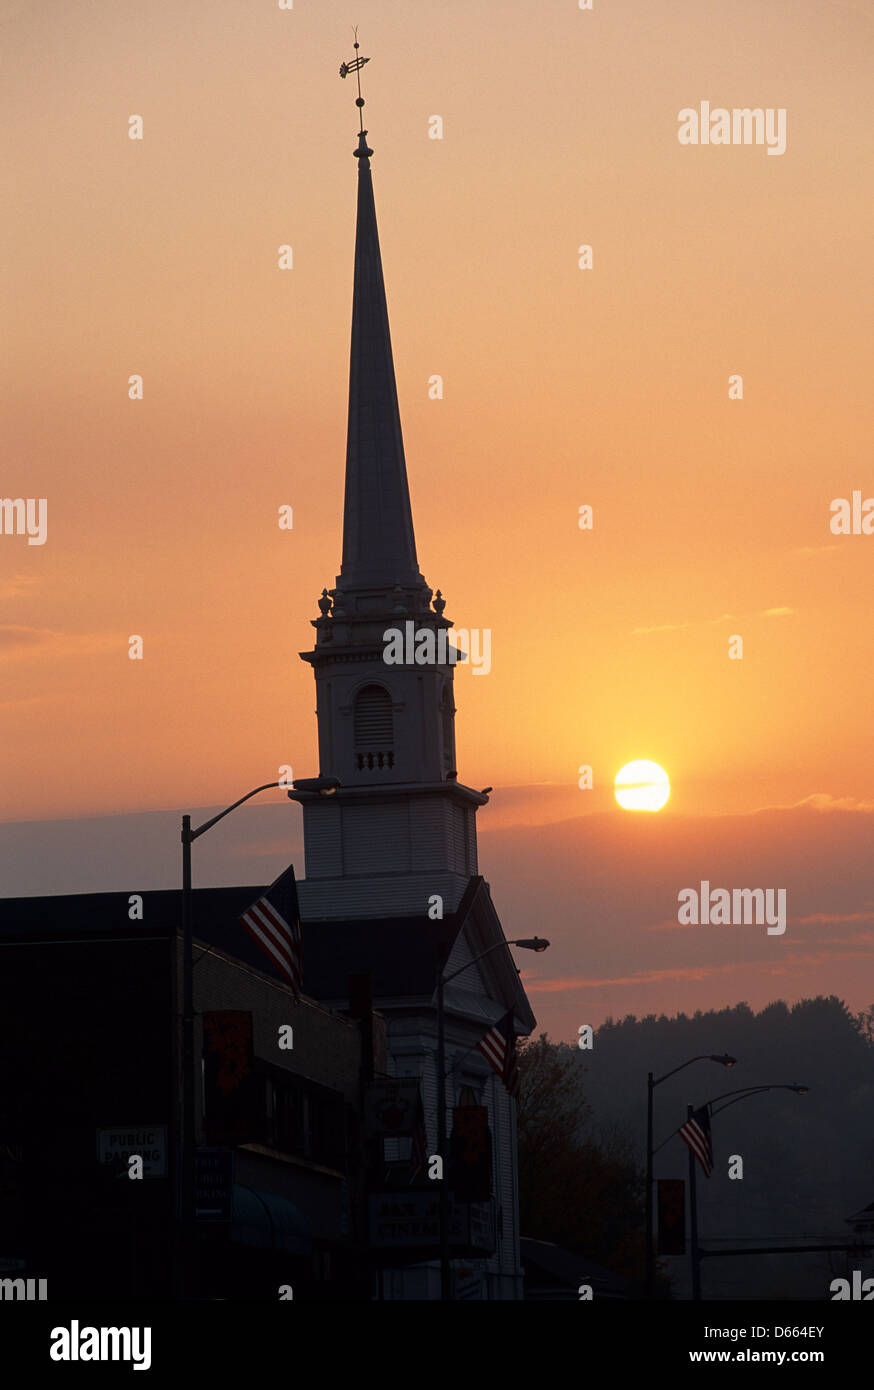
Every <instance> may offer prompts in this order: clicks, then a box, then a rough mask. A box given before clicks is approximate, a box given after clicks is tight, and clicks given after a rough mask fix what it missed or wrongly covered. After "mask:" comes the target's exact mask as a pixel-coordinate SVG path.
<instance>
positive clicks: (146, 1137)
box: [97, 1125, 167, 1178]
mask: <svg viewBox="0 0 874 1390" xmlns="http://www.w3.org/2000/svg"><path fill="white" fill-rule="evenodd" d="M97 1154H98V1157H99V1159H100V1162H101V1163H111V1162H113V1160H116V1159H122V1160H124V1165H125V1167H124V1169H123V1170H122V1173H121V1176H122V1177H126V1176H127V1173H126V1169H127V1160H128V1159H129V1158H130V1156H131V1154H138V1155H139V1156H140V1158H141V1159H142V1160H143V1177H144V1178H166V1176H167V1127H166V1125H113V1126H112V1127H111V1128H108V1129H98V1131H97Z"/></svg>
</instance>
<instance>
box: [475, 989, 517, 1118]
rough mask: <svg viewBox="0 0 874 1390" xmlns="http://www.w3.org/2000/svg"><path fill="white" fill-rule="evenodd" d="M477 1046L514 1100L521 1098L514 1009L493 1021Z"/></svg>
mask: <svg viewBox="0 0 874 1390" xmlns="http://www.w3.org/2000/svg"><path fill="white" fill-rule="evenodd" d="M477 1047H478V1048H479V1050H480V1052H481V1053H482V1054H483V1056H484V1057H485V1059H486V1061H487V1062H488V1063H489V1065H490V1066H492V1067H493V1068H494V1069H495V1071H496V1072H497V1073H498V1076H499V1077H500V1078H501V1080H502V1081H503V1083H504V1085H505V1086H506V1088H507V1090H508V1092H509V1093H510V1095H511V1096H512V1097H513V1099H514V1100H518V1099H519V1068H518V1066H517V1065H516V1034H515V1032H514V1031H513V1010H512V1009H510V1010H508V1012H507V1013H505V1014H504V1017H503V1018H502V1019H499V1020H498V1022H497V1023H493V1024H492V1026H491V1028H490V1029H489V1031H488V1032H487V1033H486V1035H485V1037H484V1038H483V1039H482V1042H479V1043H477Z"/></svg>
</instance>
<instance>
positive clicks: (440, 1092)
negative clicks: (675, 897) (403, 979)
mask: <svg viewBox="0 0 874 1390" xmlns="http://www.w3.org/2000/svg"><path fill="white" fill-rule="evenodd" d="M502 946H521V947H523V948H524V949H525V950H526V951H545V950H546V949H547V947H548V946H549V942H548V941H546V940H544V938H543V937H539V936H523V937H519V938H518V940H516V941H496V942H495V944H494V946H489V947H487V948H486V950H485V951H480V953H479V955H478V956H474V958H473V960H469V961H468V962H467V964H466V965H462V966H460V967H459V969H458V970H453V972H452V974H451V975H445V976H444V974H443V966H444V961H443V960H441V961H440V962H439V969H438V971H437V1152H438V1154H439V1155H440V1160H441V1168H442V1174H441V1178H440V1298H441V1299H451V1298H452V1277H451V1271H450V1269H449V1172H448V1166H447V1159H448V1155H447V1152H446V1029H445V1019H444V1010H443V990H444V987H445V986H446V985H448V984H449V982H450V980H454V979H455V977H456V975H461V974H462V972H463V971H465V970H468V969H469V968H470V966H472V965H475V964H476V962H477V961H478V960H482V958H483V956H488V955H491V953H492V951H497V950H500V948H501V947H502Z"/></svg>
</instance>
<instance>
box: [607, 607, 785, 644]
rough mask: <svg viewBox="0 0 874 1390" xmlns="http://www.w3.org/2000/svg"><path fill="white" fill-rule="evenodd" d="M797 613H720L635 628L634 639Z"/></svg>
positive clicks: (782, 609) (782, 610) (767, 610)
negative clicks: (748, 619)
mask: <svg viewBox="0 0 874 1390" xmlns="http://www.w3.org/2000/svg"><path fill="white" fill-rule="evenodd" d="M794 612H795V609H794V608H786V607H779V608H763V609H761V610H760V611H759V612H758V613H755V614H752V615H750V614H746V615H744V614H742V613H741V614H738V613H720V615H719V617H718V618H696V619H693V620H692V621H690V622H688V623H659V624H657V626H655V627H634V628H632V629H631V635H632V637H640V636H643V635H645V634H647V633H651V632H683V631H684V630H685V629H686V628H690V627H716V626H717V625H718V624H719V623H736V622H740V620H741V618H743V617H744V616H747V617H750V616H753V617H757V618H788V617H789V616H790V614H793V613H794Z"/></svg>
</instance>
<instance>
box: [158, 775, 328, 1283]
mask: <svg viewBox="0 0 874 1390" xmlns="http://www.w3.org/2000/svg"><path fill="white" fill-rule="evenodd" d="M287 785H288V783H287V782H265V783H264V784H263V786H260V787H254V788H253V789H252V791H250V792H246V795H245V796H241V797H240V799H239V801H235V802H233V804H232V805H230V806H226V807H225V809H224V810H223V811H219V813H218V815H217V816H212V817H211V818H210V819H209V820H208V821H204V823H203V825H199V826H197V828H196V829H195V830H192V828H191V817H190V816H183V817H182V1116H181V1124H180V1127H179V1128H180V1135H179V1140H180V1142H179V1145H178V1165H179V1167H178V1171H179V1172H180V1173H181V1177H182V1191H181V1197H182V1203H181V1207H182V1210H181V1216H182V1221H181V1225H182V1259H181V1261H180V1266H179V1268H178V1271H177V1274H178V1279H179V1281H180V1284H181V1289H182V1291H183V1293H187V1294H188V1295H190V1294H191V1293H192V1292H193V1275H192V1264H193V1261H192V1254H193V1248H194V1133H195V1125H194V964H193V960H194V949H193V944H192V933H191V846H192V844H193V843H194V841H195V840H198V839H199V838H200V836H201V835H205V834H206V832H207V830H211V829H212V827H213V826H214V825H217V824H218V822H219V821H220V820H224V818H225V816H228V815H230V813H231V811H235V810H236V809H237V807H238V806H242V804H243V802H244V801H249V800H250V799H251V798H252V797H253V796H257V795H258V793H259V792H265V791H268V790H269V788H271V787H285V786H287ZM291 785H292V787H294V788H295V789H296V790H301V791H310V792H318V793H320V794H321V795H322V796H331V795H333V793H334V792H335V791H336V790H337V788H338V787H339V785H340V783H339V781H338V780H337V778H336V777H309V778H300V779H298V780H297V781H295V782H292V784H291ZM288 794H289V796H292V795H293V793H292V792H289V793H288Z"/></svg>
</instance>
